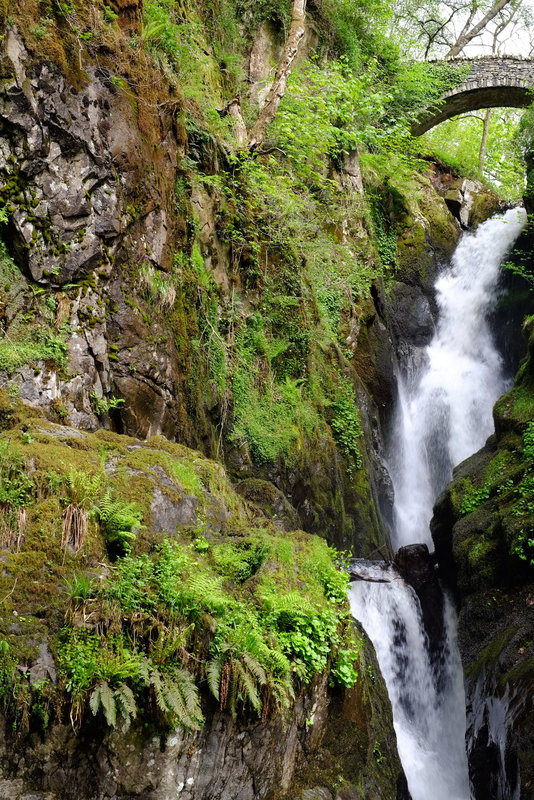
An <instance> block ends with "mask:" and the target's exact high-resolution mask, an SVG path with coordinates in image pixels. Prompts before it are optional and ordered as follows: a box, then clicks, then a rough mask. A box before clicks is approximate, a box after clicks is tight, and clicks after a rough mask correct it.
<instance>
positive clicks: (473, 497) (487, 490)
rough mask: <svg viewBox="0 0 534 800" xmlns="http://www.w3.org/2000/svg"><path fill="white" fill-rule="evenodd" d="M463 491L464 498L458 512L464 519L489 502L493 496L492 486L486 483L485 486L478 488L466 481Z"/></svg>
mask: <svg viewBox="0 0 534 800" xmlns="http://www.w3.org/2000/svg"><path fill="white" fill-rule="evenodd" d="M463 490H464V493H463V497H462V500H461V503H460V505H459V507H458V512H459V514H460V515H461V516H462V517H464V516H465V515H466V514H471V512H472V511H474V510H475V509H476V508H478V507H479V506H481V505H482V503H484V502H485V501H486V500H488V498H489V497H490V495H491V484H489V483H485V484H484V485H483V486H480V487H476V486H473V485H472V484H471V481H469V480H468V479H466V480H465V481H464V484H463Z"/></svg>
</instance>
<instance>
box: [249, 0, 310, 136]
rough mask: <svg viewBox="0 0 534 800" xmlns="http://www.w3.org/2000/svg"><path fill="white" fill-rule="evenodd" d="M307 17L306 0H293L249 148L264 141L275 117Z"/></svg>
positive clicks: (252, 131)
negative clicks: (289, 25) (283, 38)
mask: <svg viewBox="0 0 534 800" xmlns="http://www.w3.org/2000/svg"><path fill="white" fill-rule="evenodd" d="M305 18H306V0H293V10H292V12H291V27H290V28H289V34H288V37H287V39H286V43H285V46H284V52H283V53H282V57H281V59H280V62H279V64H278V67H277V69H276V74H275V76H274V81H273V83H272V86H271V88H270V89H269V94H268V95H267V99H266V100H265V105H264V106H263V108H262V110H261V111H260V115H259V117H258V119H257V120H256V122H255V123H254V126H253V128H252V130H251V132H250V136H249V148H250V149H251V150H254V149H256V148H257V147H258V146H259V145H261V144H262V143H263V140H264V139H265V135H266V133H267V128H268V127H269V124H270V122H271V121H272V120H273V119H274V116H275V114H276V112H277V111H278V106H279V105H280V101H281V99H282V97H283V96H284V92H285V90H286V84H287V79H288V78H289V75H290V74H291V65H292V64H293V61H294V58H295V56H296V55H297V52H298V48H299V44H300V42H301V40H302V38H303V36H304V21H305Z"/></svg>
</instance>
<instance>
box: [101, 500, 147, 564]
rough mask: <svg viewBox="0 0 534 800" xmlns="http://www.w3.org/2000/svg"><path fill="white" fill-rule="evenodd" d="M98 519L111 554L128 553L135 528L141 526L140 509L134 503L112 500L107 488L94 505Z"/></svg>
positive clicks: (120, 554)
mask: <svg viewBox="0 0 534 800" xmlns="http://www.w3.org/2000/svg"><path fill="white" fill-rule="evenodd" d="M94 510H95V514H96V516H97V518H98V519H99V521H100V523H101V525H102V528H103V529H104V534H105V537H106V544H107V546H108V549H109V551H110V553H111V555H113V556H124V555H126V553H129V552H130V550H131V547H132V542H133V541H134V539H135V536H136V530H138V529H139V528H140V527H141V519H142V515H141V511H140V510H139V509H138V508H137V506H136V505H135V504H134V503H125V502H124V501H123V500H113V499H112V497H111V492H110V491H109V490H108V491H107V492H106V493H105V494H104V495H103V496H102V497H101V498H100V500H99V501H98V503H97V504H96V505H95V507H94Z"/></svg>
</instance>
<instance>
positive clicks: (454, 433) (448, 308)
mask: <svg viewBox="0 0 534 800" xmlns="http://www.w3.org/2000/svg"><path fill="white" fill-rule="evenodd" d="M524 222H525V212H524V211H523V209H519V210H518V209H513V210H511V211H508V212H507V213H506V214H505V215H504V216H499V217H494V218H493V219H490V220H488V221H487V222H485V223H484V224H483V225H480V226H479V228H478V229H477V231H476V233H474V234H464V236H463V237H462V239H461V240H460V243H459V245H458V247H457V249H456V252H455V254H454V256H453V258H452V262H451V266H450V267H449V269H448V270H447V271H446V272H444V273H443V274H442V275H441V277H440V278H439V279H438V281H437V283H436V300H437V305H438V309H439V319H438V324H437V329H436V333H435V335H434V337H433V339H432V341H431V343H430V345H429V346H428V347H427V348H426V352H425V366H424V368H423V370H422V371H421V373H420V374H419V375H418V376H415V379H412V380H411V382H410V381H409V379H407V378H406V377H402V376H400V377H399V403H398V408H397V418H396V420H395V426H394V428H395V434H394V437H393V439H394V440H393V443H392V447H391V451H392V452H391V457H390V459H389V461H390V464H389V466H390V472H391V477H392V481H393V486H394V490H395V532H394V538H395V541H394V543H393V544H394V546H395V549H397V548H398V547H401V546H402V545H406V544H411V543H413V542H426V543H427V544H428V545H429V547H430V549H433V548H432V541H431V538H430V532H429V523H430V519H431V517H432V506H433V504H434V500H435V499H436V496H437V495H438V494H439V492H440V491H441V490H442V489H443V488H444V486H445V485H446V484H447V482H448V481H449V480H450V479H451V477H452V468H453V466H455V465H456V464H458V463H459V462H460V461H463V460H464V459H465V458H467V456H469V455H471V454H472V453H474V452H476V451H477V450H479V449H480V448H481V447H482V445H483V444H484V442H485V441H486V439H487V437H488V436H489V435H490V434H491V433H492V431H493V420H492V413H491V412H492V408H493V404H494V403H495V401H496V400H497V399H498V398H499V397H500V395H502V394H503V392H504V391H505V389H506V378H505V375H504V373H503V369H502V364H501V359H500V356H499V354H498V353H497V351H496V349H495V345H494V342H493V337H492V335H491V331H490V329H489V325H488V314H489V313H490V312H491V310H492V309H493V308H494V306H495V301H496V298H497V284H498V277H499V266H500V264H501V262H502V260H503V258H504V256H505V255H506V253H507V251H508V250H509V249H510V247H511V246H512V244H513V242H514V241H515V239H516V238H517V236H518V235H519V232H520V230H521V228H522V226H523V225H524ZM410 383H411V385H410Z"/></svg>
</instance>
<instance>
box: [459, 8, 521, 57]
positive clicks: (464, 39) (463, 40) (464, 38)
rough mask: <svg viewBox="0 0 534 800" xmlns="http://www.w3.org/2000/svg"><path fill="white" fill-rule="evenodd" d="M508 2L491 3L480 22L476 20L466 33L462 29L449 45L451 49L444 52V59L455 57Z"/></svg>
mask: <svg viewBox="0 0 534 800" xmlns="http://www.w3.org/2000/svg"><path fill="white" fill-rule="evenodd" d="M510 2H511V0H497V1H496V2H495V3H494V4H493V5H492V7H491V8H490V10H489V11H488V13H487V14H485V15H484V16H483V17H482V19H481V20H480V22H477V24H476V25H474V26H473V27H472V28H471V30H470V31H468V32H467V33H463V31H462V34H461V35H460V36H459V38H458V39H457V41H456V43H455V44H453V46H452V47H451V49H450V50H449V52H448V53H447V54H446V56H445V58H446V59H449V58H455V57H456V56H457V55H458V53H460V52H461V51H462V50H463V49H464V47H465V46H466V45H467V44H469V42H470V41H471V40H472V39H474V38H475V36H478V34H479V33H480V31H481V30H483V29H484V28H485V27H486V25H487V24H488V22H491V20H492V19H493V18H494V17H496V16H497V14H498V13H499V11H501V10H502V9H503V8H504V7H505V6H506V5H508V3H510Z"/></svg>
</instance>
